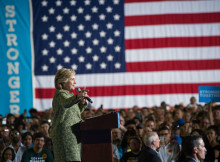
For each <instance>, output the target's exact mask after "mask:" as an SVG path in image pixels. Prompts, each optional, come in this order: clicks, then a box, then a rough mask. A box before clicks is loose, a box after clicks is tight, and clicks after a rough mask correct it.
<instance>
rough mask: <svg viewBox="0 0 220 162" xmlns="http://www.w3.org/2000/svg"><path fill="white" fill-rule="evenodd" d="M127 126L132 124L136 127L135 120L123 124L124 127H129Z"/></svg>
mask: <svg viewBox="0 0 220 162" xmlns="http://www.w3.org/2000/svg"><path fill="white" fill-rule="evenodd" d="M129 124H134V125H136V122H135V120H128V121H127V122H126V123H125V126H127V125H129Z"/></svg>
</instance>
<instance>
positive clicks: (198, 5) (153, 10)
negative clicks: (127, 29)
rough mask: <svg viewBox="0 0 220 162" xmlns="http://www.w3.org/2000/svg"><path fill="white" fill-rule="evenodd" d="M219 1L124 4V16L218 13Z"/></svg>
mask: <svg viewBox="0 0 220 162" xmlns="http://www.w3.org/2000/svg"><path fill="white" fill-rule="evenodd" d="M218 1H219V0H216V1H213V0H210V1H165V2H159V3H158V2H144V3H127V4H125V16H135V15H157V14H174V13H208V12H219V8H220V3H219V2H218Z"/></svg>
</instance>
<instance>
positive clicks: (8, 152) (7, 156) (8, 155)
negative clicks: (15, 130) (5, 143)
mask: <svg viewBox="0 0 220 162" xmlns="http://www.w3.org/2000/svg"><path fill="white" fill-rule="evenodd" d="M14 159H15V152H14V150H13V149H12V148H11V147H7V148H5V149H4V150H3V152H2V157H1V162H7V161H9V160H10V161H13V160H14Z"/></svg>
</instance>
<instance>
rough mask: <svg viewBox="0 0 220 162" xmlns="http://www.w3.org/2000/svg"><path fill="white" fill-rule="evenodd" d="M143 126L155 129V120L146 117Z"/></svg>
mask: <svg viewBox="0 0 220 162" xmlns="http://www.w3.org/2000/svg"><path fill="white" fill-rule="evenodd" d="M145 126H146V127H150V128H151V129H152V130H155V128H156V125H155V122H154V120H153V119H148V120H147V121H146V122H145Z"/></svg>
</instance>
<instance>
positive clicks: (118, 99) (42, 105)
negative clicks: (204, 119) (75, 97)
mask: <svg viewBox="0 0 220 162" xmlns="http://www.w3.org/2000/svg"><path fill="white" fill-rule="evenodd" d="M192 96H195V97H196V98H197V100H198V94H165V95H132V96H113V97H107V96H105V97H92V100H93V104H92V106H94V107H95V108H98V107H100V105H102V104H103V103H105V105H103V106H104V108H131V107H132V106H134V103H136V104H137V105H138V106H140V107H143V106H147V107H151V106H153V105H157V106H158V105H160V103H161V102H162V101H166V102H167V103H169V104H170V105H175V104H179V103H180V102H182V103H183V104H184V105H187V104H188V103H189V99H190V97H192ZM35 106H36V107H37V108H38V110H39V111H41V110H42V111H45V110H46V109H49V108H50V107H52V99H40V100H39V99H36V105H35Z"/></svg>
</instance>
